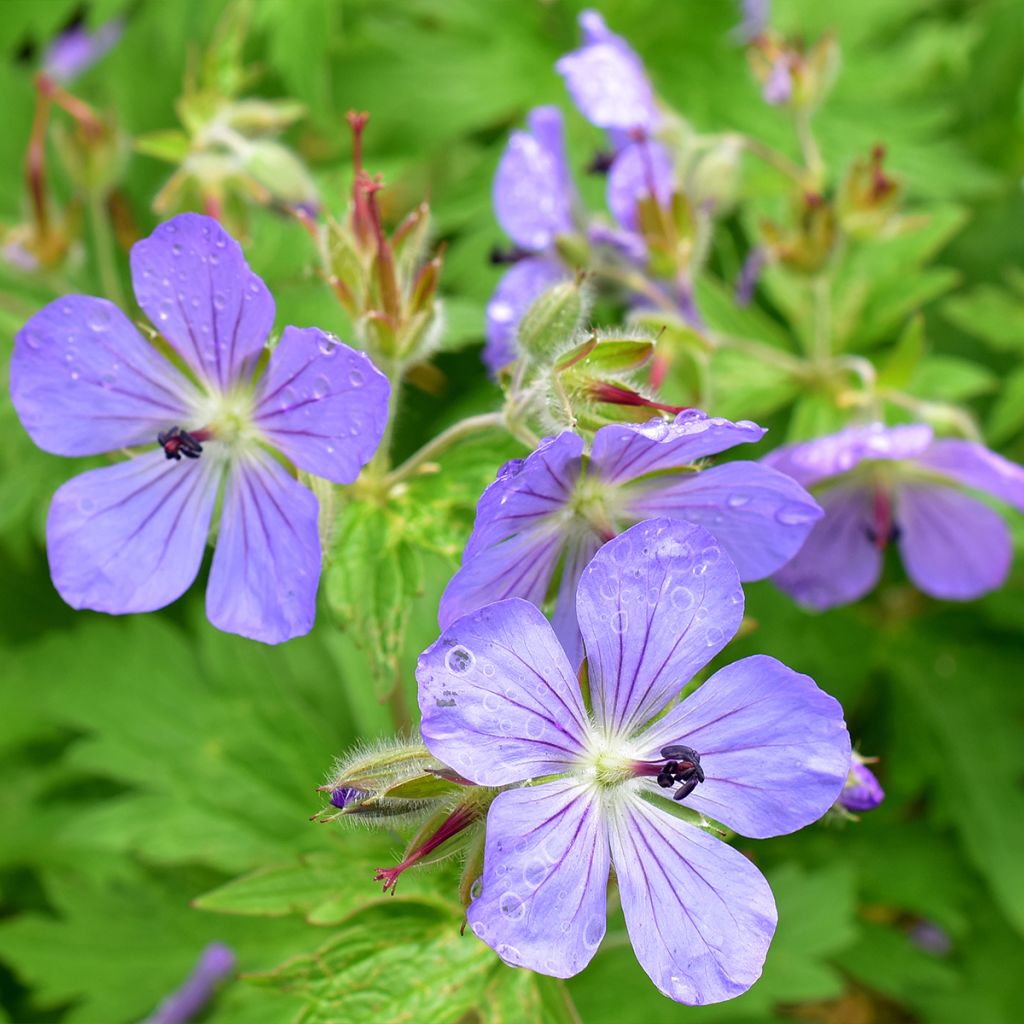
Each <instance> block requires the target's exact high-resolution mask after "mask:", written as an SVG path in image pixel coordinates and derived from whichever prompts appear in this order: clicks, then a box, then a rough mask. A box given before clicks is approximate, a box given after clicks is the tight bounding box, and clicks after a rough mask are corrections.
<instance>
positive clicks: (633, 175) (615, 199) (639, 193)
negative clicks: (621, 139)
mask: <svg viewBox="0 0 1024 1024" xmlns="http://www.w3.org/2000/svg"><path fill="white" fill-rule="evenodd" d="M674 174H675V172H674V168H673V165H672V156H671V154H670V153H669V151H668V150H667V149H666V148H665V147H664V146H662V145H661V144H660V143H658V142H653V141H648V140H642V141H640V142H634V143H631V144H630V145H628V146H626V147H625V148H624V149H622V150H620V152H619V154H618V156H616V157H615V162H614V163H613V164H612V166H611V170H610V171H609V172H608V209H609V210H611V211H612V214H613V216H614V217H615V219H616V220H617V221H618V222H619V223H620V224H621V225H622V226H623V227H624V228H626V229H627V230H630V231H635V230H636V229H637V227H638V226H639V225H638V217H637V203H639V202H640V200H641V199H646V198H649V197H651V196H653V197H654V198H655V199H656V200H657V201H658V204H659V205H660V206H666V205H667V204H668V202H669V200H670V199H671V197H672V189H673V185H674V181H673V179H674Z"/></svg>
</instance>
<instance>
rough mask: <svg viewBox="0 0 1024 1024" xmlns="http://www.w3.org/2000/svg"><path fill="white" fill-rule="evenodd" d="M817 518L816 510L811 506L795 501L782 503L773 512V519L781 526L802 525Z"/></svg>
mask: <svg viewBox="0 0 1024 1024" xmlns="http://www.w3.org/2000/svg"><path fill="white" fill-rule="evenodd" d="M817 518H818V513H817V510H816V509H815V508H814V507H813V506H811V505H801V504H800V503H799V502H796V501H791V502H789V503H788V504H786V505H783V506H782V507H781V508H780V509H778V511H776V513H775V521H776V522H778V523H781V524H782V525H783V526H803V525H804V524H805V523H813V522H814V520H815V519H817Z"/></svg>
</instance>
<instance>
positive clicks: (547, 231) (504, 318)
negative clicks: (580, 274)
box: [484, 107, 575, 373]
mask: <svg viewBox="0 0 1024 1024" xmlns="http://www.w3.org/2000/svg"><path fill="white" fill-rule="evenodd" d="M527 120H528V123H529V131H525V132H513V133H512V135H511V136H510V137H509V140H508V145H507V146H506V148H505V152H504V154H503V155H502V158H501V162H500V163H499V164H498V172H497V174H496V175H495V178H494V213H495V216H496V217H497V218H498V223H499V224H500V225H501V226H502V228H503V229H504V230H505V232H506V233H507V234H508V236H509V237H510V238H511V239H512V240H513V241H514V242H515V243H516V245H517V246H518V247H519V250H520V251H519V252H517V253H516V256H517V257H518V258H517V259H516V262H515V263H513V265H512V266H511V267H510V268H509V270H508V271H507V272H506V273H505V276H504V277H503V278H502V279H501V281H500V282H499V283H498V287H497V289H496V290H495V292H494V295H492V296H491V300H490V302H488V304H487V346H486V348H485V349H484V362H485V363H486V364H487V366H488V368H489V369H490V370H491V372H492V373H497V372H498V370H500V369H501V368H502V367H503V366H507V365H508V364H509V363H511V362H512V361H513V360H514V359H515V358H516V357H517V355H518V352H517V350H516V330H517V328H518V326H519V321H520V320H521V319H522V317H523V314H524V313H525V312H526V311H527V310H528V309H529V308H530V306H531V305H532V304H533V302H534V300H535V299H537V298H539V297H540V295H542V294H543V293H544V292H545V291H547V290H548V289H549V288H550V287H551V286H552V285H555V284H557V283H558V282H559V281H564V280H566V279H567V278H568V277H569V271H568V269H567V268H566V267H565V265H564V264H563V263H562V262H561V261H560V259H559V257H558V254H557V252H556V251H555V240H556V239H557V238H558V236H559V235H565V234H568V233H570V232H571V231H572V230H573V204H574V202H575V194H574V192H573V187H572V181H571V179H570V176H569V165H568V162H567V160H566V157H565V142H564V139H563V129H562V115H561V113H560V112H559V110H558V109H557V108H556V107H537V108H536V109H535V110H532V111H531V112H530V115H529V117H528V119H527Z"/></svg>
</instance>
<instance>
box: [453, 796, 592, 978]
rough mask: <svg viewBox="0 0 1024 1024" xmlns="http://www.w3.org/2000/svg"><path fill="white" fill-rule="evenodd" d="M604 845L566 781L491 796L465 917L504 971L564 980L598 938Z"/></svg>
mask: <svg viewBox="0 0 1024 1024" xmlns="http://www.w3.org/2000/svg"><path fill="white" fill-rule="evenodd" d="M607 888H608V840H607V838H606V830H605V827H604V821H603V816H602V814H601V807H600V803H599V801H598V799H597V798H596V795H595V793H594V791H593V789H591V788H589V787H588V786H586V785H585V784H583V783H580V782H574V781H570V780H567V779H566V780H556V781H554V782H546V783H544V785H542V786H533V787H529V788H526V789H512V790H508V791H506V792H504V793H499V794H498V797H497V799H495V801H494V803H493V804H491V809H490V811H489V812H488V814H487V843H486V846H485V847H484V875H483V889H482V891H481V894H480V895H479V896H478V897H477V898H476V899H475V900H474V901H473V902H472V903H471V904H470V906H469V910H468V911H467V912H466V916H467V918H468V920H469V923H470V927H471V928H472V929H473V932H474V934H475V935H476V936H477V937H478V938H480V939H482V940H483V941H484V942H486V943H487V945H489V946H490V947H491V948H492V949H493V950H494V951H495V952H496V953H497V954H498V956H500V957H501V958H502V960H504V961H505V962H506V963H507V964H511V965H512V966H513V967H528V968H530V969H531V970H534V971H539V972H540V973H541V974H548V975H552V976H554V977H556V978H571V977H572V976H573V975H574V974H579V972H580V971H582V970H583V968H584V967H586V966H587V964H588V963H590V961H591V959H592V958H593V956H594V953H596V952H597V947H598V946H599V945H600V944H601V940H602V939H603V938H604V933H605V919H606V913H607Z"/></svg>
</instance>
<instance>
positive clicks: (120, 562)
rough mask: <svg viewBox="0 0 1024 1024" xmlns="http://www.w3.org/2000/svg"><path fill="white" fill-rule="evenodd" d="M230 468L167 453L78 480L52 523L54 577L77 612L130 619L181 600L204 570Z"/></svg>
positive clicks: (67, 488) (207, 456)
mask: <svg viewBox="0 0 1024 1024" xmlns="http://www.w3.org/2000/svg"><path fill="white" fill-rule="evenodd" d="M222 468H223V463H222V462H220V460H219V459H218V458H216V456H215V453H214V452H210V451H207V452H204V454H203V456H202V457H201V458H199V459H196V460H189V459H185V460H182V461H181V462H171V461H168V459H167V458H166V457H165V456H164V453H163V452H162V451H155V452H148V453H147V454H145V455H140V456H138V457H136V458H134V459H128V460H127V461H126V462H119V463H117V464H116V465H113V466H104V467H103V468H102V469H93V470H90V471H89V472H87V473H82V474H81V475H79V476H76V477H73V478H72V479H71V480H69V481H68V482H67V483H66V484H64V486H63V487H61V488H60V489H59V490H58V491H57V493H56V494H55V495H54V496H53V503H52V504H51V505H50V514H49V517H48V519H47V521H46V550H47V554H48V556H49V559H50V575H51V576H52V577H53V583H54V586H55V587H56V588H57V590H58V591H59V592H60V596H61V597H63V598H64V600H65V601H67V603H68V604H69V605H71V606H72V607H73V608H91V609H93V610H94V611H98V612H109V613H110V614H112V615H123V614H125V613H128V612H150V611H154V610H155V609H157V608H163V607H164V605H167V604H170V603H171V601H174V600H175V599H177V598H179V597H180V596H181V595H182V594H183V593H184V592H185V591H186V590H187V589H188V588H189V585H190V584H191V583H192V581H193V580H194V579H195V578H196V573H197V572H199V564H200V562H201V561H202V558H203V552H204V550H205V549H206V538H207V535H208V534H209V532H210V516H211V515H212V513H213V505H214V501H215V499H216V497H217V487H218V484H219V482H220V477H221V472H222Z"/></svg>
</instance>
